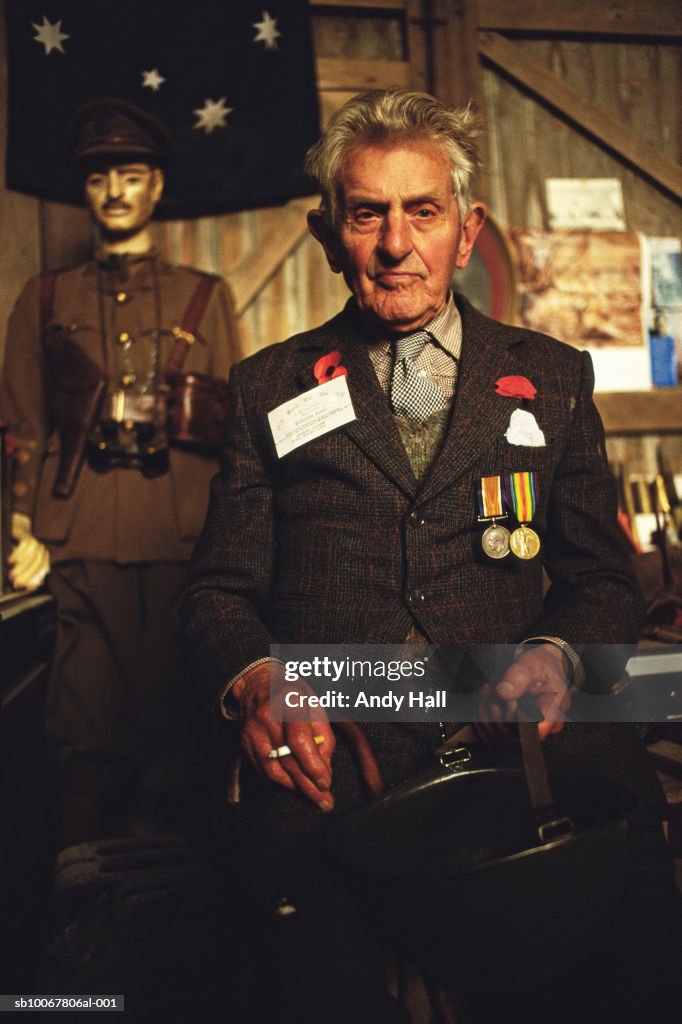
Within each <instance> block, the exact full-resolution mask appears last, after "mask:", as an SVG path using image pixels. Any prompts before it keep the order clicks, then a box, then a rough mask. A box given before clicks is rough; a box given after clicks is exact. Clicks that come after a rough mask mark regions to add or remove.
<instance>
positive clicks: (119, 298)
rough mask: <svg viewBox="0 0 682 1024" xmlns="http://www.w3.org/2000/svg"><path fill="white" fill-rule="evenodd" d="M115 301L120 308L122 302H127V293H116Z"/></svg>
mask: <svg viewBox="0 0 682 1024" xmlns="http://www.w3.org/2000/svg"><path fill="white" fill-rule="evenodd" d="M116 301H117V302H118V304H119V306H122V305H123V303H124V302H127V301H128V293H127V292H116Z"/></svg>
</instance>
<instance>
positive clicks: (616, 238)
mask: <svg viewBox="0 0 682 1024" xmlns="http://www.w3.org/2000/svg"><path fill="white" fill-rule="evenodd" d="M509 241H510V244H511V247H512V252H513V254H514V262H515V265H516V273H517V282H518V283H517V287H518V291H519V308H518V321H519V323H520V324H521V325H522V326H523V327H527V328H529V329H530V330H535V331H541V332H542V333H544V334H549V335H551V336H552V337H554V338H559V339H560V340H561V341H565V342H568V343H569V344H571V345H575V346H576V347H577V348H581V349H588V350H589V351H590V353H591V354H592V357H593V362H594V365H595V376H596V388H597V390H601V391H606V390H608V391H628V390H640V389H641V388H642V387H648V386H649V384H650V381H651V372H650V365H649V357H648V348H647V346H646V340H647V334H646V332H647V327H648V325H647V323H646V309H647V306H648V295H647V294H646V288H645V287H644V286H643V281H645V280H646V278H647V270H646V262H647V260H646V253H645V250H644V247H643V245H642V241H641V238H640V236H639V235H637V234H635V233H634V232H621V231H543V230H539V229H526V228H511V229H510V230H509Z"/></svg>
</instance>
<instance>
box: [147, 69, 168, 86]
mask: <svg viewBox="0 0 682 1024" xmlns="http://www.w3.org/2000/svg"><path fill="white" fill-rule="evenodd" d="M165 81H166V79H165V78H164V77H163V75H161V74H159V69H158V68H152V70H151V71H143V72H142V88H143V89H151V90H152V92H158V91H159V89H160V87H161V86H162V85H163V83H164V82H165Z"/></svg>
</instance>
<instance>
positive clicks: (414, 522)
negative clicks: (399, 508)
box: [409, 510, 424, 530]
mask: <svg viewBox="0 0 682 1024" xmlns="http://www.w3.org/2000/svg"><path fill="white" fill-rule="evenodd" d="M409 520H410V526H413V527H414V528H415V530H416V529H418V527H420V526H423V525H424V520H423V519H422V516H421V513H419V512H417V511H416V510H415V511H414V512H410V516H409Z"/></svg>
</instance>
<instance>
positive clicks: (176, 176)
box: [0, 0, 320, 218]
mask: <svg viewBox="0 0 682 1024" xmlns="http://www.w3.org/2000/svg"><path fill="white" fill-rule="evenodd" d="M264 4H268V8H267V9H265V8H264ZM0 7H3V12H2V13H4V18H0V22H2V23H3V25H2V28H0V32H2V33H3V35H4V36H5V37H6V40H7V77H8V82H9V86H10V88H9V90H8V92H9V97H10V98H9V103H8V117H7V151H6V180H7V183H8V187H10V188H12V189H14V190H16V191H20V192H25V193H27V194H28V195H32V196H37V197H39V198H41V199H48V200H54V201H58V202H69V203H77V202H80V200H81V198H82V197H81V190H80V187H79V184H78V180H77V177H76V176H75V175H74V174H73V172H72V169H71V168H70V167H69V164H68V160H67V152H66V150H67V147H66V146H65V145H64V142H65V137H66V131H67V126H68V124H69V121H70V119H71V117H72V116H73V113H74V111H75V110H77V109H78V108H79V107H80V106H82V104H83V103H86V102H88V101H89V100H91V99H93V98H95V97H98V96H100V97H101V96H112V97H120V99H122V100H123V101H125V102H131V103H135V104H139V106H140V107H141V109H142V110H145V111H146V112H148V113H149V114H151V115H153V116H154V117H156V118H157V119H158V120H159V121H160V123H161V124H162V125H163V126H164V128H165V129H166V131H167V132H168V134H169V135H170V137H171V138H172V140H173V144H174V150H175V155H174V160H173V164H172V166H171V167H169V170H168V175H167V181H166V187H165V189H164V195H163V199H162V202H161V205H160V211H159V212H160V216H161V217H182V218H185V217H195V216H197V217H205V216H210V215H213V214H216V215H218V214H222V213H228V212H231V211H235V210H246V209H260V208H261V207H270V206H275V205H277V204H279V203H282V202H286V201H287V200H289V199H291V198H294V197H296V196H303V195H309V194H310V190H311V185H310V181H309V179H308V178H307V177H306V176H305V174H304V173H303V162H304V158H305V154H306V152H307V150H308V149H309V147H310V145H311V144H312V143H313V142H314V141H315V140H316V138H317V137H318V135H319V125H320V121H319V107H318V102H317V89H316V80H315V65H314V53H313V49H312V41H311V34H310V17H311V14H310V2H309V0H285V2H279V0H239V3H238V4H237V3H235V4H230V3H224V2H222V3H216V0H192V3H191V4H185V5H180V7H179V8H177V5H176V8H177V10H176V8H174V9H173V15H172V16H171V15H169V14H168V11H169V10H170V7H169V5H168V3H167V0H165V2H164V0H146V2H140V0H118V3H117V6H116V15H115V16H113V17H109V18H108V20H107V22H106V30H104V29H103V22H102V7H101V4H98V3H96V2H93V0H89V2H87V3H85V2H84V0H53V2H52V0H51V2H50V3H46V2H44V0H8V2H7V3H5V4H4V5H3V4H2V0H0ZM131 26H133V27H134V31H132V30H131ZM67 30H68V31H67ZM3 42H4V39H3ZM36 44H37V45H36ZM52 53H60V54H61V55H62V57H63V60H60V59H58V58H57V57H55V58H54V59H52V60H50V59H48V58H49V56H50V55H51V54H52Z"/></svg>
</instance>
